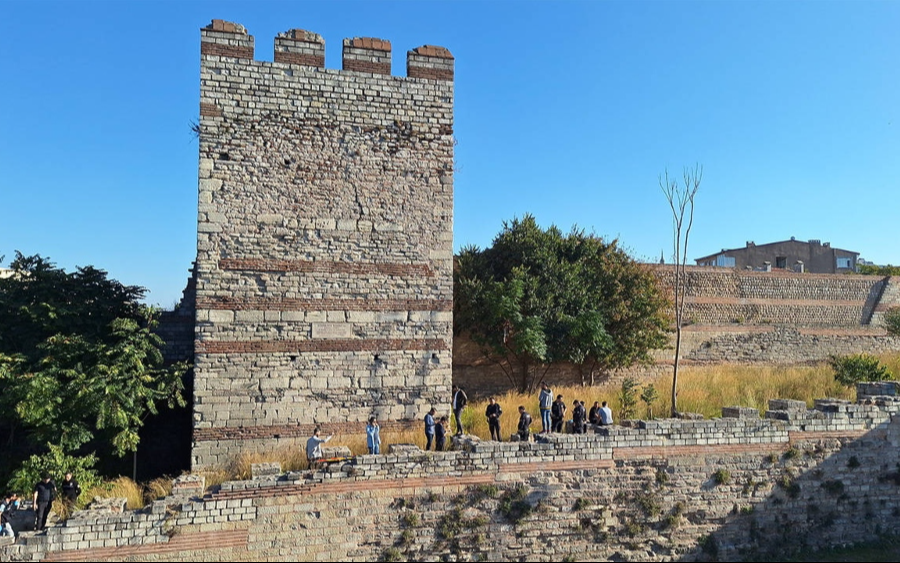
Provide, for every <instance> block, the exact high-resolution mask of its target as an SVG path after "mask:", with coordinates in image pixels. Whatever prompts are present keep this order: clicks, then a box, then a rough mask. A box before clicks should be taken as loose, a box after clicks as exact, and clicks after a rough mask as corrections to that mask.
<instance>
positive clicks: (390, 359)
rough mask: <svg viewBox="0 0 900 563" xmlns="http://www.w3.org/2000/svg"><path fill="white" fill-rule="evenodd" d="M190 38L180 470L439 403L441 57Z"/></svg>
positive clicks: (222, 27) (444, 313)
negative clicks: (190, 264) (195, 183)
mask: <svg viewBox="0 0 900 563" xmlns="http://www.w3.org/2000/svg"><path fill="white" fill-rule="evenodd" d="M253 57H254V47H253V36H251V35H248V34H247V32H246V30H245V29H244V28H243V26H241V25H238V24H234V23H230V22H224V21H221V20H213V22H212V23H211V24H210V25H209V26H207V27H206V28H204V29H202V30H201V56H200V59H201V63H200V168H199V213H198V226H197V325H196V327H197V328H196V341H195V351H196V359H195V364H194V378H195V379H194V381H195V383H194V429H193V446H192V461H191V464H192V466H193V467H194V468H197V467H203V466H209V465H215V464H220V463H224V462H226V461H227V460H228V458H229V457H230V456H232V455H234V454H236V453H238V452H241V451H257V450H268V449H274V448H276V447H279V446H285V445H291V446H293V445H295V444H296V443H298V442H300V441H302V440H304V439H305V438H306V437H308V436H309V435H310V433H311V431H312V429H313V427H314V426H315V425H321V426H322V427H323V431H324V432H325V433H330V432H339V433H342V432H352V433H357V434H359V433H362V432H363V427H364V424H365V423H364V421H365V420H366V419H367V418H368V417H369V416H372V415H375V416H377V417H378V418H379V420H380V421H382V427H383V428H384V429H390V428H391V427H392V426H395V427H396V426H399V425H404V424H409V423H410V422H412V421H416V422H418V421H419V420H420V419H421V417H422V416H424V414H425V412H426V411H427V410H428V408H429V407H430V406H431V405H436V406H438V407H441V405H446V403H447V402H448V400H449V393H450V380H451V349H452V304H453V278H452V260H453V249H452V238H453V218H452V213H453V144H454V143H453V63H454V61H453V57H452V55H451V54H450V52H449V51H447V50H446V49H444V48H442V47H434V46H427V45H426V46H423V47H418V48H416V49H413V50H412V51H409V52H408V53H407V60H406V69H407V76H406V77H399V76H392V75H391V44H390V42H388V41H384V40H381V39H371V38H354V39H345V40H344V42H343V69H342V70H332V69H326V68H324V61H325V43H324V41H323V40H322V38H321V36H319V35H317V34H315V33H311V32H308V31H303V30H299V29H294V30H291V31H288V32H286V33H282V34H279V36H278V37H277V38H276V39H275V57H274V59H275V60H274V62H262V61H256V60H254V59H253Z"/></svg>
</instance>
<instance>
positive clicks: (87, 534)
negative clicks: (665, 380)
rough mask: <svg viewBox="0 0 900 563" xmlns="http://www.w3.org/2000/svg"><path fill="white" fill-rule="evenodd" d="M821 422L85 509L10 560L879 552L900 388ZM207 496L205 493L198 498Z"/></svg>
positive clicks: (246, 486) (670, 423)
mask: <svg viewBox="0 0 900 563" xmlns="http://www.w3.org/2000/svg"><path fill="white" fill-rule="evenodd" d="M858 396H859V401H858V402H857V403H849V402H846V401H833V400H822V401H818V402H817V403H816V407H815V408H814V409H812V410H808V409H806V406H805V405H804V404H802V403H798V402H796V401H786V400H775V401H772V402H771V403H770V406H769V411H767V413H766V415H765V417H764V418H762V419H760V418H759V417H758V415H757V413H756V411H754V410H753V409H742V408H729V409H724V411H723V414H725V415H727V417H725V418H722V419H715V420H695V421H676V420H657V421H645V422H641V421H635V422H633V423H632V424H631V425H630V426H629V427H620V426H613V427H604V428H594V432H593V433H590V434H586V435H550V436H547V437H542V438H540V440H539V441H538V442H504V443H498V442H480V441H478V440H477V439H472V438H470V437H463V438H460V439H456V441H455V447H456V450H455V451H450V452H441V453H435V452H422V451H419V450H418V449H417V448H409V447H405V448H397V449H396V450H397V451H395V452H392V453H390V454H384V455H378V456H360V457H357V458H355V459H354V460H352V461H350V462H341V463H336V464H332V465H330V466H328V467H327V468H325V469H324V470H320V471H315V472H311V471H303V472H296V473H287V474H282V473H279V472H277V471H275V470H274V469H273V468H271V467H266V468H264V469H266V470H265V471H257V475H258V476H257V478H254V479H253V480H248V481H236V482H228V483H224V484H222V485H221V486H220V487H218V488H217V489H215V490H214V492H212V493H207V494H206V496H205V497H203V498H199V497H197V496H191V495H192V493H193V494H196V492H197V491H198V490H199V489H197V487H196V486H194V485H195V483H193V482H190V483H188V482H185V481H184V480H185V478H184V477H182V478H179V481H180V484H181V485H184V486H179V487H176V490H177V491H179V494H177V495H173V496H170V497H168V498H166V499H163V500H159V501H156V502H154V503H153V504H152V505H151V506H150V507H149V508H148V509H145V510H144V511H140V512H128V511H126V512H121V513H117V512H110V511H108V510H107V511H102V510H100V511H84V512H79V513H76V514H75V516H74V517H73V518H71V519H70V520H69V521H67V522H65V523H64V524H61V525H57V526H54V527H51V528H50V529H49V530H48V532H47V534H46V535H42V536H31V537H27V538H25V539H24V540H20V541H19V542H18V543H16V544H15V545H11V546H3V547H0V560H2V561H28V560H40V559H43V560H47V561H87V560H90V561H102V560H107V561H116V560H119V561H121V560H126V559H127V560H130V561H168V560H173V561H174V560H186V561H193V560H197V561H200V560H203V561H238V560H258V561H262V560H285V559H291V560H307V561H315V560H353V561H376V560H385V559H393V560H396V559H398V558H403V559H413V560H439V559H446V560H475V559H486V560H491V561H495V560H528V561H559V560H562V559H563V558H566V557H568V558H574V559H578V560H582V559H590V560H610V559H615V560H642V561H643V560H652V561H672V560H685V561H695V560H710V559H717V560H725V561H729V560H739V559H749V560H754V558H756V557H766V558H773V557H778V556H781V555H785V554H790V553H792V552H795V551H798V550H804V551H810V550H816V549H825V548H829V547H833V546H838V545H844V544H846V543H850V542H857V541H871V540H875V539H877V538H878V537H879V534H880V533H882V532H884V531H890V530H892V529H893V527H894V522H895V520H896V516H895V515H896V514H897V512H898V511H900V500H898V499H900V496H898V494H897V492H898V483H900V478H898V476H897V474H898V472H897V467H898V463H900V447H898V446H900V421H898V412H900V402H898V398H897V386H896V384H895V383H876V384H862V385H861V386H860V388H859V390H858ZM192 487H193V490H192Z"/></svg>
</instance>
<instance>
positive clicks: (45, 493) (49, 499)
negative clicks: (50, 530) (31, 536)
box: [32, 473, 56, 531]
mask: <svg viewBox="0 0 900 563" xmlns="http://www.w3.org/2000/svg"><path fill="white" fill-rule="evenodd" d="M55 498H56V483H54V482H53V481H52V480H51V479H50V474H49V473H44V474H43V475H41V480H40V481H38V482H37V483H36V484H35V485H34V495H33V498H32V503H33V504H34V529H35V530H36V531H39V530H44V529H46V528H47V516H49V515H50V507H51V506H52V505H53V500H54V499H55Z"/></svg>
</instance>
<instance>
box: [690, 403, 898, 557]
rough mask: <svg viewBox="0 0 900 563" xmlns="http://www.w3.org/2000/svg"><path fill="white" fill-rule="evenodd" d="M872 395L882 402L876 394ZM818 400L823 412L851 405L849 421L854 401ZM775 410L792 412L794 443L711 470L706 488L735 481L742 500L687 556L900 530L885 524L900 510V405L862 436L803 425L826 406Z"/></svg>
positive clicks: (863, 538) (771, 549) (827, 543)
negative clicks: (747, 466) (746, 466)
mask: <svg viewBox="0 0 900 563" xmlns="http://www.w3.org/2000/svg"><path fill="white" fill-rule="evenodd" d="M869 401H870V404H872V403H881V404H882V405H883V404H884V403H883V402H882V400H881V399H879V398H877V397H872V398H870V399H869ZM785 402H786V403H793V401H791V402H787V401H785ZM817 403H818V404H817V408H819V409H822V410H824V411H825V412H828V411H830V412H832V413H839V414H840V413H846V414H847V416H848V419H849V420H850V421H852V419H853V418H854V416H853V415H854V413H853V409H854V407H855V406H856V405H850V404H849V403H848V402H845V401H820V402H817ZM828 403H830V404H828ZM801 405H802V403H801ZM775 412H776V413H777V414H776V415H775V416H773V415H772V413H773V411H769V413H768V415H767V418H775V417H778V418H782V419H783V420H784V419H787V420H786V423H787V425H788V428H789V435H790V437H791V442H790V443H791V446H790V448H789V449H788V450H786V451H785V452H784V453H782V454H781V455H778V454H771V455H769V456H768V457H766V458H764V459H762V460H761V461H760V464H759V470H758V471H752V470H751V471H747V470H744V471H741V472H730V471H729V468H728V467H721V468H718V469H716V471H715V472H714V473H712V474H711V476H710V479H709V481H708V482H707V483H706V484H705V485H704V488H705V489H707V490H721V489H723V488H724V489H731V491H730V495H731V496H732V497H733V498H735V499H737V501H736V502H735V504H734V506H733V507H732V509H731V513H730V514H728V515H725V516H724V517H723V518H722V519H721V520H722V524H721V526H720V527H718V529H716V530H715V531H714V532H712V533H710V534H709V535H707V536H703V537H701V538H700V542H699V543H700V553H699V554H697V553H696V552H695V553H693V554H691V555H690V556H686V557H685V560H696V558H697V557H698V556H699V559H700V560H719V561H734V560H743V561H755V560H756V561H758V560H760V558H763V559H768V558H774V557H783V556H790V555H792V554H799V553H810V552H815V551H818V550H819V549H830V548H833V547H836V546H843V545H846V544H848V543H860V542H872V541H877V540H879V539H882V538H884V535H885V534H896V529H895V528H892V527H891V528H890V529H889V527H888V526H886V525H885V523H887V522H892V521H896V519H897V518H898V517H900V508H898V504H897V502H896V499H897V498H898V495H900V456H898V446H900V421H898V416H897V414H896V411H895V412H894V414H892V415H891V416H890V418H889V419H888V421H886V422H882V423H880V424H878V425H877V426H876V427H875V428H874V429H872V430H869V431H866V432H860V433H859V436H858V437H848V436H846V434H847V433H846V432H845V433H843V434H845V436H844V437H836V436H834V437H832V436H829V434H836V433H833V432H828V431H823V432H815V431H812V432H810V431H803V428H804V427H806V426H807V423H813V422H814V421H815V418H816V414H821V412H819V413H817V411H806V409H805V406H803V407H802V408H801V409H796V410H794V411H775ZM785 414H786V415H787V416H785ZM791 428H796V429H797V431H793V430H791ZM773 475H774V476H775V477H774V479H773ZM701 494H702V493H701ZM742 501H743V502H742ZM707 516H708V515H707ZM773 560H774V559H773Z"/></svg>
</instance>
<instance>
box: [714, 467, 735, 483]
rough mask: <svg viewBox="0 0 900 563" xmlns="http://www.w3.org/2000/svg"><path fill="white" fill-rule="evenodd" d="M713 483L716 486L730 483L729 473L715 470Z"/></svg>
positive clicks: (725, 470)
mask: <svg viewBox="0 0 900 563" xmlns="http://www.w3.org/2000/svg"><path fill="white" fill-rule="evenodd" d="M713 481H715V482H716V485H727V484H728V483H730V482H731V472H730V471H728V470H727V469H716V472H715V473H713Z"/></svg>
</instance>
